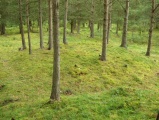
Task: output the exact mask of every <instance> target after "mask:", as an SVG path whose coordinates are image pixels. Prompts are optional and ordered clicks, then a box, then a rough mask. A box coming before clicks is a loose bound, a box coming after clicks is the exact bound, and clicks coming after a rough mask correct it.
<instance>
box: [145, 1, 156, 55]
mask: <svg viewBox="0 0 159 120" xmlns="http://www.w3.org/2000/svg"><path fill="white" fill-rule="evenodd" d="M154 9H155V0H152V9H151V19H150V29H149V38H148V46H147V52H146V56H150V50H151V42H152V32H153V27H154V13H155V10H154Z"/></svg>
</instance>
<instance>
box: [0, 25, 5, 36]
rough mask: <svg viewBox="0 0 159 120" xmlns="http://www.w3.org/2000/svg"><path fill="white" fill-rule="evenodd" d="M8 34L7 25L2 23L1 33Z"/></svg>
mask: <svg viewBox="0 0 159 120" xmlns="http://www.w3.org/2000/svg"><path fill="white" fill-rule="evenodd" d="M4 34H6V25H5V23H1V35H4Z"/></svg>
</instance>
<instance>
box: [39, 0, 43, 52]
mask: <svg viewBox="0 0 159 120" xmlns="http://www.w3.org/2000/svg"><path fill="white" fill-rule="evenodd" d="M41 2H42V1H41V0H39V28H40V48H41V49H43V47H44V46H43V29H42V26H43V24H42V7H41V5H42V3H41Z"/></svg>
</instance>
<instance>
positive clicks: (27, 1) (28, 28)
mask: <svg viewBox="0 0 159 120" xmlns="http://www.w3.org/2000/svg"><path fill="white" fill-rule="evenodd" d="M26 17H27V31H28V45H29V54H32V50H31V39H30V24H29V21H30V19H29V0H26Z"/></svg>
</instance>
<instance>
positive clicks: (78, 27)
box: [77, 20, 81, 34]
mask: <svg viewBox="0 0 159 120" xmlns="http://www.w3.org/2000/svg"><path fill="white" fill-rule="evenodd" d="M80 26H81V21H80V20H78V22H77V33H78V34H80Z"/></svg>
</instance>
